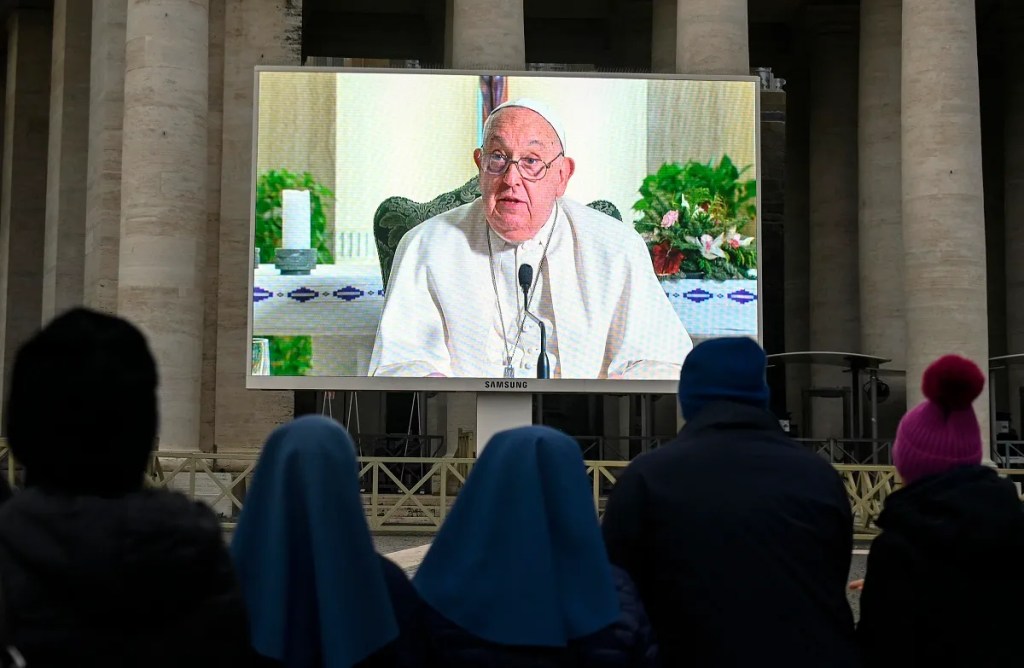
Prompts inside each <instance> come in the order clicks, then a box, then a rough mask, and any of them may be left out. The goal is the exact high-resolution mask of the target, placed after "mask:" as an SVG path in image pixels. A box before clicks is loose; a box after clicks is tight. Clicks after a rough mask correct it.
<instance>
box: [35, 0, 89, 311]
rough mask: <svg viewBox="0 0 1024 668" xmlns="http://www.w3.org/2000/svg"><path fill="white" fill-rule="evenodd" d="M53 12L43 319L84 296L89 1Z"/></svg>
mask: <svg viewBox="0 0 1024 668" xmlns="http://www.w3.org/2000/svg"><path fill="white" fill-rule="evenodd" d="M53 8H54V13H53V50H52V65H51V75H50V136H49V149H48V151H47V165H46V167H47V177H46V223H45V224H46V232H45V235H46V239H45V248H44V253H43V321H44V322H45V321H47V320H49V319H51V318H53V317H54V315H57V314H59V313H61V312H63V311H65V310H67V309H68V308H70V307H72V306H77V305H79V304H81V303H82V301H83V297H84V294H83V280H84V272H85V189H86V170H87V164H88V160H87V158H88V152H89V151H88V149H89V59H88V58H84V57H83V55H84V54H87V53H89V46H90V41H91V35H92V2H91V0H74V1H72V0H57V1H56V2H55V3H54V6H53Z"/></svg>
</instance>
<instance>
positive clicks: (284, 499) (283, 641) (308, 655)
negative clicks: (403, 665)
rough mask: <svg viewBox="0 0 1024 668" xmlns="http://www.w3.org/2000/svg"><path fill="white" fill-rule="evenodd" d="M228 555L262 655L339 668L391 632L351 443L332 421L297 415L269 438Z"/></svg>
mask: <svg viewBox="0 0 1024 668" xmlns="http://www.w3.org/2000/svg"><path fill="white" fill-rule="evenodd" d="M231 553H232V556H233V557H234V561H235V567H236V569H237V572H238V577H239V580H240V582H241V585H242V593H243V595H244V596H245V602H246V607H247V608H248V611H249V623H250V628H251V630H252V643H253V647H254V648H255V649H256V651H257V652H259V653H260V654H261V655H263V656H265V657H268V658H271V659H276V660H278V661H282V662H283V663H284V664H285V665H286V666H288V668H300V667H301V668H305V667H307V666H310V667H312V666H317V667H319V666H325V667H328V668H348V667H349V666H352V665H353V664H356V663H358V662H359V661H361V660H363V659H365V658H366V657H367V656H369V655H370V654H372V653H373V652H374V651H376V650H377V649H380V648H381V647H383V646H384V645H386V644H388V643H389V642H391V641H392V640H394V639H395V638H396V637H397V636H398V624H397V622H396V621H395V614H394V611H393V610H392V607H391V599H390V597H389V596H388V590H387V585H386V583H385V581H384V574H383V571H382V570H381V566H380V561H379V557H378V556H377V552H376V551H375V549H374V546H373V540H372V539H371V537H370V530H369V528H368V527H367V525H366V517H365V515H364V511H363V504H362V499H361V498H360V495H359V480H358V469H357V462H356V453H355V446H354V445H353V443H352V439H351V438H349V435H348V433H347V432H346V431H345V430H344V429H343V428H342V427H341V425H339V424H338V423H337V422H334V421H333V420H329V419H327V418H324V417H320V416H308V417H302V418H299V419H298V420H295V421H294V422H292V423H290V424H287V425H285V426H283V427H280V428H278V429H277V430H276V431H274V433H273V434H271V435H270V439H269V440H268V441H267V444H266V445H265V446H264V448H263V453H262V455H261V456H260V460H259V464H258V465H257V467H256V472H255V474H254V476H253V482H252V488H251V489H250V490H249V492H248V494H247V495H246V498H245V505H244V508H243V510H242V515H241V517H240V518H239V521H238V528H237V529H236V531H235V536H234V539H233V541H232V543H231Z"/></svg>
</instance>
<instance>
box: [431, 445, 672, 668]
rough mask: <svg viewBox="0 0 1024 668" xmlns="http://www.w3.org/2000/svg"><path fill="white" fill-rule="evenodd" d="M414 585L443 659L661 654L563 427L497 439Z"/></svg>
mask: <svg viewBox="0 0 1024 668" xmlns="http://www.w3.org/2000/svg"><path fill="white" fill-rule="evenodd" d="M413 584H414V586H415V587H416V589H417V590H418V592H419V594H420V596H421V598H422V599H423V601H424V602H425V603H426V604H427V605H426V607H425V612H424V616H425V622H424V624H425V626H426V629H427V631H428V633H429V637H430V659H431V664H432V665H438V666H445V667H446V668H468V667H471V666H474V667H475V666H481V667H482V666H502V667H516V666H534V667H537V666H601V667H602V668H605V667H620V666H621V667H627V666H643V667H645V668H646V667H648V666H653V665H656V663H657V648H656V645H655V643H654V642H653V639H652V635H651V630H650V623H649V621H648V619H647V615H646V612H645V611H644V608H643V605H642V604H641V602H640V600H639V597H638V595H637V593H636V590H635V588H634V586H633V584H632V582H631V581H630V579H629V576H628V575H626V573H625V571H622V570H620V569H617V568H615V567H613V566H612V565H611V563H610V562H609V560H608V555H607V553H606V552H605V547H604V542H603V541H602V538H601V530H600V527H599V525H598V518H597V512H596V510H595V508H594V501H593V497H592V492H591V488H590V482H589V478H588V476H587V472H586V468H585V464H584V463H583V457H582V455H581V453H580V448H579V445H578V444H577V443H576V441H574V440H573V439H572V438H570V437H569V436H567V435H565V434H563V433H561V432H559V431H556V430H554V429H550V428H547V427H523V428H520V429H513V430H510V431H505V432H501V433H499V434H497V435H495V436H494V438H492V439H491V441H490V442H489V443H488V444H487V447H486V448H484V450H483V453H482V454H481V455H480V458H479V459H478V460H477V462H476V464H475V465H474V466H473V470H472V471H471V472H470V474H469V477H468V478H467V480H466V485H465V487H463V489H462V491H461V492H460V493H459V495H458V498H457V500H456V501H455V504H454V506H453V507H452V510H451V513H450V514H449V515H448V518H447V519H446V520H445V523H444V525H442V527H441V530H440V531H439V532H438V534H437V537H436V538H435V540H434V542H433V544H432V545H431V547H430V550H429V551H428V552H427V555H426V557H425V558H424V561H423V563H422V564H421V565H420V568H419V570H418V571H417V573H416V576H415V578H413Z"/></svg>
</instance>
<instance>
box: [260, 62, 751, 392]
mask: <svg viewBox="0 0 1024 668" xmlns="http://www.w3.org/2000/svg"><path fill="white" fill-rule="evenodd" d="M263 72H304V73H315V72H320V73H330V74H337V73H346V74H359V73H362V74H413V75H419V74H451V75H461V76H481V75H487V74H500V75H502V76H509V77H535V76H540V77H548V78H565V77H568V78H575V79H579V78H593V79H644V80H656V79H673V80H685V81H742V82H747V83H750V84H751V85H753V86H756V94H755V95H754V116H755V122H754V142H755V147H754V156H755V162H756V165H757V180H758V187H757V199H756V201H757V220H756V222H755V230H756V232H755V235H756V238H757V342H758V343H759V344H762V345H763V339H764V331H763V328H764V314H763V310H762V304H763V303H764V299H763V295H762V294H761V292H762V288H763V280H762V277H763V274H764V272H763V271H762V270H761V265H762V258H763V249H762V241H763V238H762V236H763V235H762V233H761V232H762V225H761V220H762V217H763V213H762V211H761V190H762V188H761V87H760V82H761V80H760V78H759V77H756V76H727V75H710V74H709V75H701V76H695V75H682V74H653V73H626V72H536V71H532V72H531V71H526V72H516V71H491V70H455V69H452V70H448V69H441V70H438V69H395V68H370V67H301V66H269V65H261V66H257V67H255V68H254V71H253V105H252V146H251V147H250V159H251V162H252V167H251V173H250V175H249V185H250V191H249V218H248V221H249V223H248V224H249V246H248V248H249V255H248V257H249V258H252V257H253V248H254V244H255V243H256V225H255V224H253V221H254V220H255V219H256V193H255V188H256V179H257V177H258V174H257V160H256V159H257V155H256V153H257V150H258V147H259V142H258V139H257V138H258V134H259V100H260V74H261V73H263ZM246 266H247V267H248V270H247V272H248V274H249V280H248V281H247V283H248V286H249V289H248V292H247V293H246V301H247V304H248V305H247V308H246V314H247V316H246V317H247V321H246V328H245V329H246V338H245V341H246V346H245V351H246V354H245V387H246V389H253V390H354V391H358V390H377V391H393V392H520V393H528V394H546V393H564V394H571V393H582V392H586V393H595V394H675V393H676V392H677V391H678V387H679V381H678V380H626V379H616V380H609V379H604V380H598V379H577V378H545V379H540V378H514V379H507V378H395V377H382V376H256V375H253V373H252V362H251V359H252V345H251V341H252V326H253V307H254V305H253V301H252V291H253V284H254V281H255V272H254V271H253V270H252V263H251V262H250V263H248V264H247V265H246Z"/></svg>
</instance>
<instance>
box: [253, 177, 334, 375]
mask: <svg viewBox="0 0 1024 668" xmlns="http://www.w3.org/2000/svg"><path fill="white" fill-rule="evenodd" d="M284 190H308V191H309V202H310V212H309V213H310V225H311V227H312V230H311V231H310V240H311V242H312V245H313V248H316V251H317V252H316V255H317V258H316V259H317V264H333V263H334V251H333V248H332V244H331V240H330V238H329V237H328V234H327V214H326V212H325V211H324V205H325V204H326V203H327V202H329V201H330V200H332V199H333V198H334V193H333V192H331V190H330V189H328V188H327V187H325V186H323V185H322V184H320V183H319V182H317V180H316V179H314V178H313V175H312V174H310V173H309V172H303V173H302V174H296V173H294V172H291V171H288V170H287V169H271V170H268V171H266V172H264V173H263V174H261V175H260V177H259V179H258V180H257V181H256V248H257V249H258V250H259V254H260V262H261V263H263V262H266V263H271V262H273V261H274V249H275V248H280V247H281V237H282V232H281V226H282V220H281V208H282V202H281V199H282V195H281V193H282V191H284ZM266 338H268V339H269V340H270V359H271V364H270V374H271V375H273V376H304V375H306V374H308V373H309V371H310V370H311V369H312V359H313V339H312V338H311V337H309V336H267V337H266Z"/></svg>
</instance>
